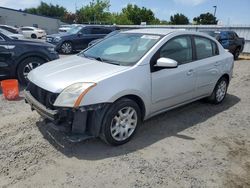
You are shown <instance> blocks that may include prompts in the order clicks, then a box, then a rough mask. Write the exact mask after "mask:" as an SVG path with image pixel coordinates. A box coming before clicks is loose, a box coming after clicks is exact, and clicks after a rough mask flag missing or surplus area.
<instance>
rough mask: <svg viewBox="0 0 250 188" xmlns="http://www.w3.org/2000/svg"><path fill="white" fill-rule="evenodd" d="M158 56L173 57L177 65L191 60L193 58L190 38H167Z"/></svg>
mask: <svg viewBox="0 0 250 188" xmlns="http://www.w3.org/2000/svg"><path fill="white" fill-rule="evenodd" d="M160 57H165V58H170V59H173V60H175V61H177V62H178V64H179V65H181V64H185V63H188V62H191V61H192V59H193V50H192V42H191V38H190V37H189V36H180V37H176V38H173V39H171V40H169V41H168V42H167V43H166V44H164V45H163V46H162V48H161V49H160Z"/></svg>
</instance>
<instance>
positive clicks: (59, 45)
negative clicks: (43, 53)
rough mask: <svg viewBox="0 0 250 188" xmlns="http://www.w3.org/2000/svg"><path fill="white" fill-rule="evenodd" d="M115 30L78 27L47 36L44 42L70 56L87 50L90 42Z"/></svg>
mask: <svg viewBox="0 0 250 188" xmlns="http://www.w3.org/2000/svg"><path fill="white" fill-rule="evenodd" d="M115 29H116V27H111V26H110V27H109V26H95V25H79V26H76V27H73V28H72V29H70V30H69V31H68V32H66V33H63V34H53V35H48V36H47V38H46V41H47V42H48V43H51V44H54V45H55V46H56V50H57V51H58V52H61V53H63V54H71V53H72V52H74V51H80V50H83V49H85V48H87V47H88V44H89V43H90V42H91V41H92V40H95V39H99V38H103V37H105V36H106V35H107V34H109V33H110V32H112V31H114V30H115Z"/></svg>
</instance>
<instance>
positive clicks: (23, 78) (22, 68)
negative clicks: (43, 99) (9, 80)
mask: <svg viewBox="0 0 250 188" xmlns="http://www.w3.org/2000/svg"><path fill="white" fill-rule="evenodd" d="M45 62H46V61H45V60H44V59H42V58H39V57H28V58H26V59H24V60H23V61H22V62H21V63H20V64H19V66H18V68H17V77H18V80H19V82H20V83H21V84H23V85H26V84H27V81H28V80H27V76H28V74H29V72H30V71H31V70H33V69H34V68H36V67H38V66H40V65H42V64H43V63H45Z"/></svg>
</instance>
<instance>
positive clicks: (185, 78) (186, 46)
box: [151, 36, 197, 113]
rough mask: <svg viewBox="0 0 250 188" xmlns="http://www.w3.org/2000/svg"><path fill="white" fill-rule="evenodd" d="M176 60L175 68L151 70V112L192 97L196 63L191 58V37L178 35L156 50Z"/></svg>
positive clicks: (161, 55) (163, 55) (160, 55)
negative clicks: (176, 65)
mask: <svg viewBox="0 0 250 188" xmlns="http://www.w3.org/2000/svg"><path fill="white" fill-rule="evenodd" d="M157 53H158V54H159V55H158V58H160V57H166V58H170V59H174V60H175V61H177V62H178V67H177V68H171V69H161V70H155V71H153V72H152V74H151V76H152V78H151V79H152V112H151V113H155V112H157V111H161V110H163V109H166V108H170V107H172V106H176V105H178V104H182V103H184V102H186V101H189V100H191V99H192V98H193V93H194V90H195V86H196V78H197V76H196V64H195V63H193V62H192V60H193V50H192V42H191V37H189V36H178V37H176V38H173V39H171V40H169V41H168V42H167V43H166V44H164V45H163V46H162V48H161V49H160V50H159V52H157Z"/></svg>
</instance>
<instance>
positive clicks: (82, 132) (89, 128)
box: [24, 90, 109, 142]
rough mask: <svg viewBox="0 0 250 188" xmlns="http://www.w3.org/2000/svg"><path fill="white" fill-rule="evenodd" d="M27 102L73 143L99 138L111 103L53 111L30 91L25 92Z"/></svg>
mask: <svg viewBox="0 0 250 188" xmlns="http://www.w3.org/2000/svg"><path fill="white" fill-rule="evenodd" d="M24 96H25V101H26V103H29V104H30V106H31V109H32V110H36V111H37V112H38V113H39V114H40V115H41V116H42V117H43V118H45V119H46V120H47V121H48V123H49V124H50V125H51V127H52V128H54V129H56V130H58V131H63V132H65V133H66V134H67V135H68V139H69V141H71V142H79V141H82V140H85V139H88V138H92V137H98V136H99V134H100V132H101V125H102V120H103V117H104V115H105V112H106V110H107V109H108V106H109V103H102V104H95V105H89V106H84V107H79V108H77V109H75V108H57V109H55V110H51V109H48V108H46V106H44V105H43V104H41V103H40V102H39V101H37V100H36V99H35V98H34V97H33V96H32V95H31V93H30V92H29V91H26V90H25V91H24Z"/></svg>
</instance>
